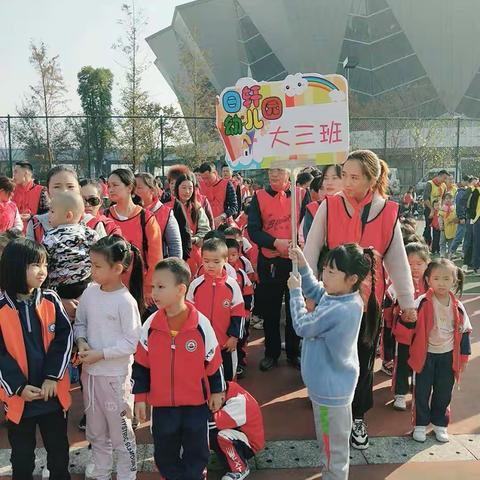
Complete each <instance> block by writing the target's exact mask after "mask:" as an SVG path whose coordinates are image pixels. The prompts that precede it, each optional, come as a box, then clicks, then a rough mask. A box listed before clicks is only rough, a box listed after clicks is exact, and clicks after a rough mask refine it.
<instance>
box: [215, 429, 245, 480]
mask: <svg viewBox="0 0 480 480" xmlns="http://www.w3.org/2000/svg"><path fill="white" fill-rule="evenodd" d="M209 436H210V448H211V449H212V450H214V451H215V453H216V454H217V457H218V459H219V460H220V462H221V463H222V464H223V466H224V467H225V468H227V470H228V471H229V472H236V473H241V472H244V471H245V470H246V469H247V467H248V459H250V458H252V457H253V456H254V453H253V451H252V449H251V448H250V447H249V446H248V444H247V443H246V441H248V439H247V438H246V436H245V435H244V433H243V432H241V431H239V430H234V429H231V430H220V431H219V430H217V429H216V428H215V429H212V430H210V433H209Z"/></svg>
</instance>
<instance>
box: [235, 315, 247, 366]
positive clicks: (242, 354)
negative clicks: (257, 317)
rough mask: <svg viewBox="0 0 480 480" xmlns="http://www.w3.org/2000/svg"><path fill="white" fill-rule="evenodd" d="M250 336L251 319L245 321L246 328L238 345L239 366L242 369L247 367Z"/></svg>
mask: <svg viewBox="0 0 480 480" xmlns="http://www.w3.org/2000/svg"><path fill="white" fill-rule="evenodd" d="M249 336H250V319H248V318H246V319H245V326H244V329H243V332H242V336H241V338H239V339H238V344H237V355H238V364H239V365H241V366H242V367H246V366H247V347H248V337H249Z"/></svg>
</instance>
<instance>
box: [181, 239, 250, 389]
mask: <svg viewBox="0 0 480 480" xmlns="http://www.w3.org/2000/svg"><path fill="white" fill-rule="evenodd" d="M227 260H228V249H227V245H226V244H225V242H224V241H223V240H221V239H219V238H212V239H209V240H207V241H205V242H204V243H203V246H202V262H203V267H204V273H203V275H200V276H199V277H197V278H196V279H195V280H193V282H192V283H191V285H190V288H189V289H188V293H187V300H188V301H189V302H192V303H193V304H194V305H195V307H196V308H197V309H198V311H199V312H201V313H203V314H204V315H205V316H206V317H207V318H208V319H209V320H210V322H211V323H212V326H213V329H214V330H215V335H216V336H217V340H218V343H219V344H220V348H221V349H222V359H223V368H224V371H225V379H226V380H227V381H230V380H233V379H234V378H235V374H236V372H237V365H238V356H237V343H238V339H239V338H240V337H241V334H242V331H243V328H244V315H245V305H244V303H243V298H242V291H241V290H240V286H239V285H238V283H237V281H236V279H234V278H232V277H230V276H229V275H228V274H227V272H226V270H225V268H224V267H225V265H226V264H227Z"/></svg>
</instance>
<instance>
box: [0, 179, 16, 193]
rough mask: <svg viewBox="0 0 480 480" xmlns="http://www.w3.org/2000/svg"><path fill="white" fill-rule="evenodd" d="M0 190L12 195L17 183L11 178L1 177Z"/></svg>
mask: <svg viewBox="0 0 480 480" xmlns="http://www.w3.org/2000/svg"><path fill="white" fill-rule="evenodd" d="M0 190H3V191H4V192H6V193H12V192H13V191H14V190H15V183H13V180H12V179H11V178H8V177H5V176H3V175H2V176H0Z"/></svg>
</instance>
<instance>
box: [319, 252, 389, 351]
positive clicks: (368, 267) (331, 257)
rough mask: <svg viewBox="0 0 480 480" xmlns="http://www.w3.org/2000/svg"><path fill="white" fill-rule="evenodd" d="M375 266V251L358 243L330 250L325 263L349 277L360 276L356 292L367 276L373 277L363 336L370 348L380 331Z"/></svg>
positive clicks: (355, 287) (356, 284)
mask: <svg viewBox="0 0 480 480" xmlns="http://www.w3.org/2000/svg"><path fill="white" fill-rule="evenodd" d="M375 264H376V262H375V253H374V251H373V250H372V249H371V248H362V247H360V246H359V245H358V244H356V243H347V244H345V245H340V246H338V247H336V248H334V249H333V250H330V252H328V254H327V258H326V261H325V265H328V266H329V267H335V268H336V269H337V270H340V271H341V272H343V273H345V275H347V276H349V277H350V276H352V275H357V276H358V280H357V282H356V283H355V284H354V285H353V288H352V291H354V292H356V291H357V290H359V289H360V285H361V283H362V282H363V281H364V280H365V278H367V275H368V274H370V275H371V278H372V285H371V291H370V296H369V297H368V304H367V313H366V316H365V328H364V330H363V335H362V341H363V343H365V345H367V346H369V347H371V346H372V345H373V344H374V343H375V342H376V340H377V337H378V332H379V329H380V308H379V306H378V302H377V297H376V296H375V285H376V278H375Z"/></svg>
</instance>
